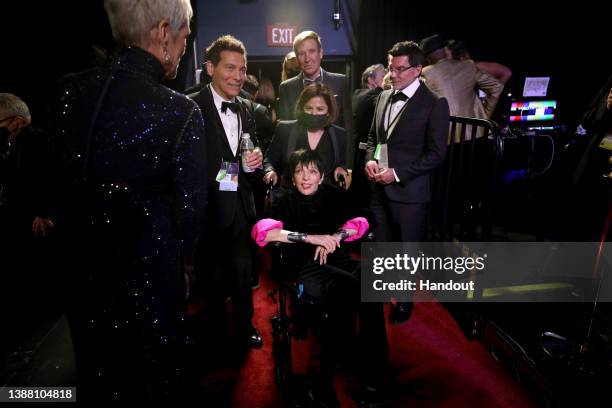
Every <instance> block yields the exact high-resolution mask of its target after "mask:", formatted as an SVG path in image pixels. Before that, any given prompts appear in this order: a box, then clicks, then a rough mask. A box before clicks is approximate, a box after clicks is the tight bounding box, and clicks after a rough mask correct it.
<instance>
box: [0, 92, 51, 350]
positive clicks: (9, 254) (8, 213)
mask: <svg viewBox="0 0 612 408" xmlns="http://www.w3.org/2000/svg"><path fill="white" fill-rule="evenodd" d="M31 121H32V119H31V115H30V110H29V108H28V106H27V105H26V104H25V102H24V101H23V100H21V98H19V97H18V96H16V95H13V94H10V93H0V254H1V257H0V265H1V269H2V285H1V289H0V318H1V319H2V321H3V322H4V324H6V325H7V326H6V327H10V328H11V329H10V330H8V331H6V333H5V335H4V336H2V337H3V338H2V339H0V352H1V353H4V352H8V351H13V350H14V348H16V342H19V341H20V340H22V339H23V338H25V337H24V336H29V335H31V334H32V333H33V330H32V329H33V328H34V326H33V324H34V325H35V324H36V322H38V320H36V318H37V316H40V315H41V310H40V309H39V308H40V307H41V305H43V303H44V302H45V300H46V301H47V302H49V301H50V300H51V297H47V296H46V295H45V293H51V292H48V291H49V288H50V287H51V286H52V279H53V278H50V277H49V276H52V274H49V272H51V270H50V269H49V266H48V265H49V262H50V261H51V257H50V256H49V255H52V253H51V247H50V241H49V238H47V239H42V238H41V237H44V236H46V235H50V234H51V232H52V231H53V229H54V223H53V221H52V220H51V218H50V217H51V212H52V208H51V206H50V203H51V196H52V191H51V185H52V181H53V176H52V174H51V172H50V170H51V167H50V162H51V160H50V156H51V152H50V149H49V143H48V142H49V141H48V138H47V137H46V135H45V133H44V132H42V131H40V130H38V129H36V128H34V127H33V126H32V125H31ZM56 279H57V276H56ZM46 306H48V304H45V307H46ZM43 314H44V311H43ZM45 316H47V315H45Z"/></svg>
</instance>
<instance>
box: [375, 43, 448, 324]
mask: <svg viewBox="0 0 612 408" xmlns="http://www.w3.org/2000/svg"><path fill="white" fill-rule="evenodd" d="M388 60H389V71H390V73H391V82H392V84H393V89H390V90H387V91H383V92H382V93H381V94H380V95H379V97H378V101H377V103H376V109H375V113H374V119H373V120H372V126H371V127H370V132H369V135H368V147H367V155H366V166H365V171H366V175H367V177H368V178H369V179H370V180H371V181H372V182H373V191H372V198H371V209H372V212H373V213H374V217H375V219H376V230H375V238H376V241H378V242H391V241H397V242H401V241H403V242H418V241H420V240H422V238H423V236H424V228H425V216H426V211H427V204H428V203H429V201H430V198H431V191H430V188H431V187H430V178H431V173H432V171H433V170H434V169H435V168H436V167H437V166H438V165H440V164H441V163H442V161H443V160H444V155H445V153H446V145H447V137H448V124H449V110H448V103H447V102H446V99H444V98H442V97H440V96H438V95H436V94H435V93H433V92H432V91H431V90H430V89H429V88H428V87H427V86H426V85H425V84H424V83H422V82H420V81H419V76H420V75H421V70H422V69H423V62H424V58H423V53H422V52H421V49H420V48H419V46H418V45H417V44H416V43H414V42H412V41H404V42H399V43H397V44H395V45H394V46H393V48H391V50H389V55H388ZM375 151H382V152H384V151H386V152H387V154H386V155H385V154H384V153H383V154H381V155H378V154H376V155H375ZM384 156H386V157H387V158H388V161H387V163H384V161H385V160H384ZM410 308H411V303H405V304H400V306H399V308H398V309H396V310H397V311H398V312H397V313H396V314H395V316H397V320H398V321H402V320H405V319H407V318H408V316H409V315H410ZM392 318H393V316H392Z"/></svg>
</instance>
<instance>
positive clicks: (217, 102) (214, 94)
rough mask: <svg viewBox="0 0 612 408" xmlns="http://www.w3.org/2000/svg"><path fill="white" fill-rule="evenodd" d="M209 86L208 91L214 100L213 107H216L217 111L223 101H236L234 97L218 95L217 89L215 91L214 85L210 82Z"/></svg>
mask: <svg viewBox="0 0 612 408" xmlns="http://www.w3.org/2000/svg"><path fill="white" fill-rule="evenodd" d="M209 87H210V92H211V93H212V97H213V101H214V102H215V107H216V108H217V110H218V111H220V110H221V104H222V103H223V102H236V98H233V99H232V100H227V99H225V98H224V97H222V96H221V95H219V94H218V93H217V91H215V87H214V86H213V85H212V84H210V85H209ZM230 112H231V111H230Z"/></svg>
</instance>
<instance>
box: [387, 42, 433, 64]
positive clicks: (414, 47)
mask: <svg viewBox="0 0 612 408" xmlns="http://www.w3.org/2000/svg"><path fill="white" fill-rule="evenodd" d="M388 54H389V55H391V56H392V57H401V56H403V55H406V56H407V57H408V62H409V63H410V65H412V66H417V65H423V64H424V63H425V56H424V55H423V51H422V50H421V48H420V47H419V45H418V44H417V43H415V42H414V41H400V42H398V43H395V45H393V47H391V49H390V50H389V51H388Z"/></svg>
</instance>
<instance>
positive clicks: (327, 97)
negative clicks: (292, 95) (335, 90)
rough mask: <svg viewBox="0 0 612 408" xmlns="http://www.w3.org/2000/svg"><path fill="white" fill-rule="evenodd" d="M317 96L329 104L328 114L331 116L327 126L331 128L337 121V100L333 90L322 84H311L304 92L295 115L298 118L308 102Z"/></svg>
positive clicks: (297, 104) (296, 107)
mask: <svg viewBox="0 0 612 408" xmlns="http://www.w3.org/2000/svg"><path fill="white" fill-rule="evenodd" d="M316 96H320V97H321V98H323V100H324V101H325V103H326V104H327V114H328V115H329V120H328V121H327V123H326V124H325V126H329V125H331V124H332V123H334V121H335V120H336V114H337V112H338V106H337V105H336V98H335V97H334V95H333V94H332V92H331V90H330V89H329V88H328V87H327V86H325V85H323V84H320V83H315V84H310V85H308V86H307V87H305V88H304V89H303V90H302V93H301V94H300V96H299V98H298V101H297V103H296V104H295V115H296V116H297V115H298V114H299V113H300V112H303V111H304V105H306V102H308V101H309V100H311V99H312V98H314V97H316Z"/></svg>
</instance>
